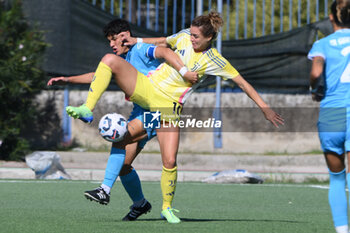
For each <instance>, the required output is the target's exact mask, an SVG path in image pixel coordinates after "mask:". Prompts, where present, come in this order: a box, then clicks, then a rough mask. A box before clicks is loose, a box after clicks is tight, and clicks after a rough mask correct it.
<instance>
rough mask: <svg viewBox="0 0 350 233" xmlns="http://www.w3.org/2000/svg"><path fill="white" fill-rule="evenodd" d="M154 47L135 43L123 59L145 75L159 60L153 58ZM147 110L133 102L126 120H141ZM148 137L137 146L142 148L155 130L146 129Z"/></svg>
mask: <svg viewBox="0 0 350 233" xmlns="http://www.w3.org/2000/svg"><path fill="white" fill-rule="evenodd" d="M155 49H156V46H154V45H151V44H146V43H137V44H135V45H134V46H132V47H130V49H129V51H128V53H127V54H126V56H125V60H126V61H127V62H129V63H130V64H131V65H133V66H134V67H135V68H136V69H137V70H138V71H139V72H141V73H142V74H144V75H147V74H148V73H149V72H150V71H153V70H155V69H156V68H157V67H158V66H159V65H160V62H159V61H158V60H157V59H156V58H155V54H154V52H155ZM145 111H146V112H147V111H149V110H146V109H143V108H141V107H140V106H139V105H137V104H134V108H133V110H132V112H131V114H130V117H129V119H128V121H132V120H133V119H135V118H136V119H139V120H140V121H141V122H143V114H144V112H145ZM147 135H148V138H146V139H144V140H142V141H140V142H139V143H138V147H140V148H143V147H144V146H145V144H146V143H147V141H148V140H150V139H151V138H153V137H154V136H156V132H155V130H152V129H150V130H147Z"/></svg>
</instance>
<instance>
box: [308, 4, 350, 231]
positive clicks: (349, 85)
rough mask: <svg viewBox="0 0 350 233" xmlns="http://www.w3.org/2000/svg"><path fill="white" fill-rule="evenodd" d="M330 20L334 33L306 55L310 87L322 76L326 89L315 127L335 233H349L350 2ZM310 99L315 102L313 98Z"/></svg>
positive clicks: (336, 7)
mask: <svg viewBox="0 0 350 233" xmlns="http://www.w3.org/2000/svg"><path fill="white" fill-rule="evenodd" d="M329 19H330V21H331V23H332V26H333V29H334V33H332V34H330V35H328V36H327V37H325V38H322V39H320V40H318V41H316V42H315V43H314V44H313V46H312V49H311V50H310V52H309V54H308V58H309V59H311V60H312V68H311V72H310V86H311V88H313V89H315V88H316V86H317V82H318V80H319V78H320V77H321V76H322V75H323V74H324V77H325V87H326V89H325V95H324V98H323V99H322V100H321V103H320V114H319V119H318V125H317V126H318V132H319V138H320V142H321V147H322V150H323V152H324V155H325V159H326V163H327V166H328V169H329V193H328V200H329V205H330V207H331V212H332V217H333V223H334V226H335V230H336V232H337V233H348V232H349V229H348V228H349V227H348V202H347V197H346V190H345V189H346V181H347V182H348V188H349V187H350V173H349V165H350V127H349V123H350V118H349V117H347V115H348V114H349V107H350V56H349V53H350V29H349V27H350V0H337V1H334V2H333V3H332V5H331V14H330V15H329ZM312 97H313V99H314V100H315V97H316V96H315V95H314V94H313V96H312ZM347 122H348V123H347ZM345 153H346V154H347V161H348V173H347V174H346V170H345V162H344V159H345Z"/></svg>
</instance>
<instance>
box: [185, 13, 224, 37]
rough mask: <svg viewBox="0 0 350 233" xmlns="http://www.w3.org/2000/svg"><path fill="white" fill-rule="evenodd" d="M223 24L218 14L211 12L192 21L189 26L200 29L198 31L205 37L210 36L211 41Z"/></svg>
mask: <svg viewBox="0 0 350 233" xmlns="http://www.w3.org/2000/svg"><path fill="white" fill-rule="evenodd" d="M223 24H224V21H223V20H222V18H221V16H220V14H219V13H218V12H215V11H212V12H210V13H209V14H208V15H200V16H197V17H196V18H194V19H193V20H192V23H191V25H192V26H195V27H201V28H200V30H201V32H202V34H203V35H204V36H205V37H210V36H212V37H213V38H212V40H215V39H216V37H217V35H218V33H219V30H220V28H221V27H222V25H223Z"/></svg>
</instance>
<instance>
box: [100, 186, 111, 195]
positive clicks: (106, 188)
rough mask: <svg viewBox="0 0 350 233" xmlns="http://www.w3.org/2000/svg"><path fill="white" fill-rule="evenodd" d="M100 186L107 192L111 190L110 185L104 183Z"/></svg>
mask: <svg viewBox="0 0 350 233" xmlns="http://www.w3.org/2000/svg"><path fill="white" fill-rule="evenodd" d="M101 188H103V190H104V191H105V192H106V193H107V194H109V193H110V192H111V187H109V186H107V185H105V184H101Z"/></svg>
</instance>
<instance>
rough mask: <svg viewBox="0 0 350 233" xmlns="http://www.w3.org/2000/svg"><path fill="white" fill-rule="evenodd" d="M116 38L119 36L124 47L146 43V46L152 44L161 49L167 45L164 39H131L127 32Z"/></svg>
mask: <svg viewBox="0 0 350 233" xmlns="http://www.w3.org/2000/svg"><path fill="white" fill-rule="evenodd" d="M118 36H121V38H122V40H123V43H124V45H134V44H136V43H137V42H139V41H142V42H143V43H147V44H154V45H157V46H161V47H168V44H167V42H166V37H151V38H142V39H141V38H136V37H132V36H130V34H129V33H127V32H121V33H119V34H118ZM138 40H139V41H138Z"/></svg>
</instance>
